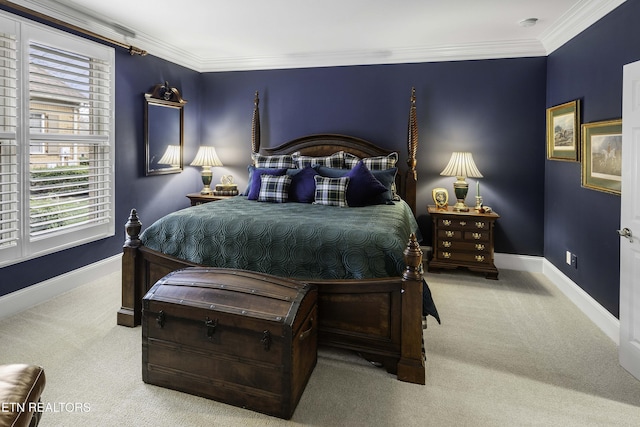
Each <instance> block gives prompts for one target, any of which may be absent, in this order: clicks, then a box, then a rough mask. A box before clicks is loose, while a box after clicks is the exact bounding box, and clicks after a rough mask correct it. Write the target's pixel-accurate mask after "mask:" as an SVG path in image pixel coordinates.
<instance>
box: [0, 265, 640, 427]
mask: <svg viewBox="0 0 640 427" xmlns="http://www.w3.org/2000/svg"><path fill="white" fill-rule="evenodd" d="M119 279H120V277H119V273H117V272H116V273H113V274H111V275H109V276H106V277H103V278H100V279H97V280H96V281H95V282H92V283H88V284H87V285H85V286H82V287H80V288H77V289H75V290H73V291H71V292H68V293H67V294H64V295H62V296H60V297H58V298H56V299H54V300H51V301H49V302H46V303H45V304H42V305H40V306H38V307H35V308H33V309H30V310H28V311H25V312H23V313H20V314H18V315H15V316H13V317H10V318H7V319H5V320H3V321H0V343H1V344H0V363H14V362H25V363H34V364H41V365H42V366H44V368H45V372H46V375H47V386H46V388H45V391H44V395H43V402H45V404H47V405H48V410H47V412H45V414H44V416H43V418H42V422H41V424H40V425H41V426H43V427H46V426H65V427H68V426H172V427H174V426H280V425H310V426H606V425H616V426H626V425H628V426H632V425H633V426H635V425H638V423H640V382H639V381H637V380H635V379H634V378H633V377H631V376H630V375H629V374H628V373H627V372H626V371H624V370H623V369H622V368H621V367H620V366H619V365H618V361H617V348H616V346H615V345H614V343H612V342H611V341H610V340H609V339H608V338H607V337H606V336H605V335H604V334H603V333H602V332H601V331H600V330H599V329H598V328H597V327H596V326H594V325H593V324H592V323H591V322H590V321H589V320H588V319H587V318H586V317H585V316H584V315H583V314H582V313H581V312H580V311H579V310H578V309H577V308H575V307H574V306H573V305H572V304H571V303H570V302H569V301H568V300H567V299H566V298H565V297H564V296H563V295H562V294H561V293H560V292H559V291H558V290H557V289H556V288H555V287H554V286H553V285H551V284H550V283H549V282H548V281H547V280H546V279H545V278H544V276H542V275H539V274H530V273H522V272H517V271H509V270H503V271H501V272H500V280H498V281H492V280H485V279H484V278H482V277H478V276H475V275H472V274H469V273H466V272H452V273H443V274H429V275H428V276H427V280H428V281H429V283H430V286H431V290H432V292H433V296H434V299H435V301H436V303H437V305H438V310H439V312H440V315H441V317H442V321H443V324H442V325H438V324H437V323H436V322H435V321H434V320H433V318H429V328H428V329H427V330H426V331H425V340H426V341H425V342H426V347H427V353H428V360H427V385H426V386H418V385H413V384H407V383H402V382H399V381H397V380H395V379H394V377H393V376H391V375H389V374H387V373H386V372H385V371H383V370H381V369H378V368H375V367H373V366H370V365H369V364H368V363H366V362H364V361H362V360H361V359H359V358H358V357H356V356H353V355H351V354H350V353H341V352H336V351H331V350H327V349H322V350H321V351H320V354H319V358H318V365H317V366H316V369H315V370H314V372H313V375H312V376H311V379H310V381H309V384H308V386H307V388H306V390H305V392H304V394H303V396H302V399H301V401H300V403H299V405H298V408H297V410H296V412H295V413H294V415H293V418H292V419H291V420H290V421H284V420H280V419H278V418H273V417H269V416H266V415H262V414H258V413H254V412H251V411H248V410H243V409H240V408H236V407H233V406H229V405H225V404H222V403H218V402H215V401H211V400H207V399H203V398H198V397H194V396H191V395H188V394H184V393H179V392H175V391H172V390H166V389H163V388H160V387H156V386H151V385H147V384H144V383H143V382H142V379H141V355H140V353H141V329H140V328H139V327H138V328H134V329H130V328H125V327H120V326H116V320H115V319H116V311H117V309H118V308H119V307H120V293H119V292H120V288H119V286H120V285H119Z"/></svg>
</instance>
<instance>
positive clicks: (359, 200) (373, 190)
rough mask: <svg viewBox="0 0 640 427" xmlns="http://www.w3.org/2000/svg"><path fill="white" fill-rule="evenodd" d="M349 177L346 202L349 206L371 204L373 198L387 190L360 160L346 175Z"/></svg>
mask: <svg viewBox="0 0 640 427" xmlns="http://www.w3.org/2000/svg"><path fill="white" fill-rule="evenodd" d="M346 176H348V177H349V187H348V188H347V203H348V204H349V206H351V207H358V206H368V205H371V204H373V198H374V197H376V196H378V195H379V194H382V193H384V192H386V191H387V188H386V187H385V186H384V185H382V184H381V183H380V181H378V179H377V178H376V177H375V176H374V175H373V174H372V173H371V171H370V170H369V169H367V167H366V166H365V165H364V163H362V162H361V161H360V162H358V164H357V165H356V166H355V167H354V168H353V169H351V170H350V171H349V173H348V174H347V175H346Z"/></svg>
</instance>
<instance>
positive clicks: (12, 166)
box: [0, 33, 20, 252]
mask: <svg viewBox="0 0 640 427" xmlns="http://www.w3.org/2000/svg"><path fill="white" fill-rule="evenodd" d="M16 63H17V61H16V37H15V36H14V35H10V34H4V33H0V250H1V251H3V252H6V251H7V250H10V249H11V248H13V249H14V250H16V246H17V244H18V240H19V231H20V229H19V223H20V222H19V221H20V217H19V212H20V211H19V206H20V202H19V193H18V173H19V170H18V153H17V140H16V123H17V114H16V113H17V101H16V100H17V86H16V81H17V79H16V74H17V70H16Z"/></svg>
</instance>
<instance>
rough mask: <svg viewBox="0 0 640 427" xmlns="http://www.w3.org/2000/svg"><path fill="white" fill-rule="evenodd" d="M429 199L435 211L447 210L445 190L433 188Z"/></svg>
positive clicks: (447, 197)
mask: <svg viewBox="0 0 640 427" xmlns="http://www.w3.org/2000/svg"><path fill="white" fill-rule="evenodd" d="M431 197H432V198H433V203H434V204H435V205H436V208H437V209H447V207H448V206H449V192H448V191H447V189H446V188H440V187H438V188H434V189H433V190H431Z"/></svg>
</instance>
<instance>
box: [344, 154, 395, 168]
mask: <svg viewBox="0 0 640 427" xmlns="http://www.w3.org/2000/svg"><path fill="white" fill-rule="evenodd" d="M360 160H362V161H363V162H364V165H365V166H366V167H367V168H369V170H370V171H376V170H385V169H391V168H394V167H396V164H397V163H398V153H396V152H393V153H390V154H389V155H388V156H376V157H365V158H364V159H360V158H359V157H358V156H355V155H353V154H351V153H344V166H345V167H346V168H348V169H353V168H354V167H355V166H356V165H357V164H358V162H359V161H360Z"/></svg>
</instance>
